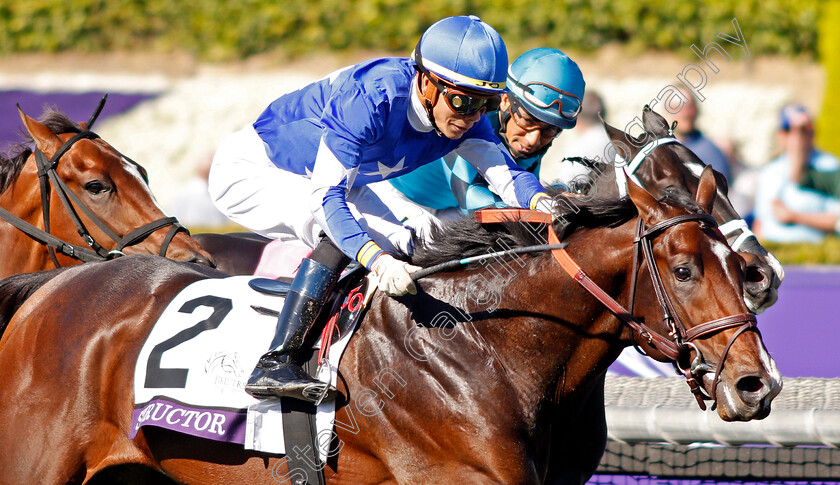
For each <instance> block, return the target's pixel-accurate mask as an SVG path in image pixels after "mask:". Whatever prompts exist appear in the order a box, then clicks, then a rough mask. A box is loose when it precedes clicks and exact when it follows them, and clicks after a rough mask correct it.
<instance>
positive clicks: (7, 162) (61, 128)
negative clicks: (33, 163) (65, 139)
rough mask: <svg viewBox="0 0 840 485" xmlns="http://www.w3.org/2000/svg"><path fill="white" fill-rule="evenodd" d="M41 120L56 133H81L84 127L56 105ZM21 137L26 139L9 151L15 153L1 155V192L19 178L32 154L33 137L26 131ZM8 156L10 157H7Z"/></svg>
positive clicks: (48, 109)
mask: <svg viewBox="0 0 840 485" xmlns="http://www.w3.org/2000/svg"><path fill="white" fill-rule="evenodd" d="M39 121H40V122H41V123H43V124H44V125H45V126H46V127H47V128H49V129H50V131H52V132H53V133H55V134H56V135H60V134H62V133H80V132H81V131H82V127H81V126H80V125H79V124H78V123H76V122H75V121H73V120H71V119H70V118H69V117H68V116H67V115H66V114H64V113H63V112H61V111H60V110H59V109H58V108H55V107H47V108H45V109H44V114H43V116H41V119H40V120H39ZM21 138H23V140H24V141H22V142H20V143H18V144H17V145H14V146H12V147H11V148H10V149H9V150H8V151H7V153H9V154H13V155H2V156H0V193H3V192H5V191H6V189H8V188H9V186H10V185H12V184H13V183H14V181H15V180H17V178H18V176H19V175H20V171H21V170H22V169H23V165H24V163H26V160H27V159H28V158H29V156H30V155H31V154H32V144H33V142H34V140H33V139H32V137H31V136H29V135H28V134H26V133H24V134H22V135H21ZM7 156H8V157H9V158H6V157H7Z"/></svg>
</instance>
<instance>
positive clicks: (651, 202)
mask: <svg viewBox="0 0 840 485" xmlns="http://www.w3.org/2000/svg"><path fill="white" fill-rule="evenodd" d="M627 194H628V195H629V196H630V200H632V201H633V205H635V206H636V209H638V210H639V216H640V217H641V218H642V220H643V221H645V225H647V226H652V225H654V224H656V223H657V222H659V221H661V220H662V219H664V218H665V211H664V210H663V209H662V205H661V204H660V203H659V201H658V200H656V198H655V197H654V196H652V195H650V192H648V191H647V190H645V189H644V188H643V187H641V186H639V185H636V183H635V182H633V180H632V179H631V178H630V177H627Z"/></svg>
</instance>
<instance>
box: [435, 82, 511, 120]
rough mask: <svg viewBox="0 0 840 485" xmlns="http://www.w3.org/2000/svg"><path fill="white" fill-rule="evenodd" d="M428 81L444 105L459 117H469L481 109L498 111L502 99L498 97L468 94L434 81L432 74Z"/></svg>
mask: <svg viewBox="0 0 840 485" xmlns="http://www.w3.org/2000/svg"><path fill="white" fill-rule="evenodd" d="M429 80H431V82H432V84H434V85H435V87H436V88H437V89H438V92H440V94H441V95H442V96H443V99H445V100H446V104H447V105H448V106H449V108H450V109H451V110H452V111H454V112H456V113H458V114H459V115H462V116H466V115H471V114H473V113H476V112H478V111H481V109H482V108H485V109H486V111H496V110H497V109H499V103H501V99H502V97H501V96H500V95H495V96H480V95H476V94H469V93H466V92H464V91H461V90H460V89H457V88H454V87H451V86H447V85H446V84H443V83H442V82H440V81H439V80H437V79H435V75H434V74H432V75H430V76H429Z"/></svg>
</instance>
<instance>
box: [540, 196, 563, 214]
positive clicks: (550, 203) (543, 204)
mask: <svg viewBox="0 0 840 485" xmlns="http://www.w3.org/2000/svg"><path fill="white" fill-rule="evenodd" d="M564 195H565V194H564ZM534 209H536V210H538V211H540V212H545V213H546V214H552V215H554V213H555V212H556V211H557V207H556V203H555V202H554V200H553V199H552V198H551V197H540V198H539V199H538V200H537V201H536V203H534Z"/></svg>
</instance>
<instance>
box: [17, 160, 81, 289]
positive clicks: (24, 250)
mask: <svg viewBox="0 0 840 485" xmlns="http://www.w3.org/2000/svg"><path fill="white" fill-rule="evenodd" d="M50 206H51V210H50V222H51V226H50V233H51V234H53V235H56V236H57V237H59V238H62V239H64V240H65V241H68V242H72V243H75V244H83V241H82V240H81V238H79V237H78V234H77V233H76V231H75V229H74V228H73V227H72V226H71V228H70V229H65V228H64V227H63V226H64V225H65V224H67V223H69V220H68V219H67V217H66V215H65V212H64V208H63V207H62V206H61V202H60V201H59V199H58V196H57V195H56V193H55V191H54V190H53V191H52V193H51V197H50ZM0 207H3V208H4V209H6V210H7V211H9V212H10V213H12V214H13V215H15V216H17V217H19V218H21V219H23V220H24V221H26V222H28V223H30V224H32V225H33V226H36V227H38V228H40V229H44V215H43V214H44V213H43V209H42V206H41V188H40V183H39V181H38V174H37V168H36V166H35V157H34V156H30V157H29V159H28V160H27V161H26V162H25V165H24V167H23V169H22V170H21V172H20V174H19V175H18V176H17V177H16V178H15V180H14V181H13V183H11V184H10V185H9V187H8V188H7V189H6V190H5V191H4V192H3V193H2V194H0ZM0 247H3V248H4V252H5V254H4V257H3V258H0V277H5V276H10V275H13V274H19V273H30V272H34V271H43V270H48V269H53V268H54V265H53V263H52V261H51V260H50V258H49V254H48V252H47V250H46V246H44V245H42V244H40V243H38V242H36V241H35V240H33V239H32V238H30V237H29V236H27V235H26V234H24V233H23V232H22V231H21V230H19V229H17V228H16V227H14V226H12V225H11V224H9V223H7V222H6V221H0ZM58 258H59V261H60V263H61V264H62V265H63V266H64V265H72V264H77V263H78V261H76V260H74V259H72V258H68V257H66V256H63V255H58Z"/></svg>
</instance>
